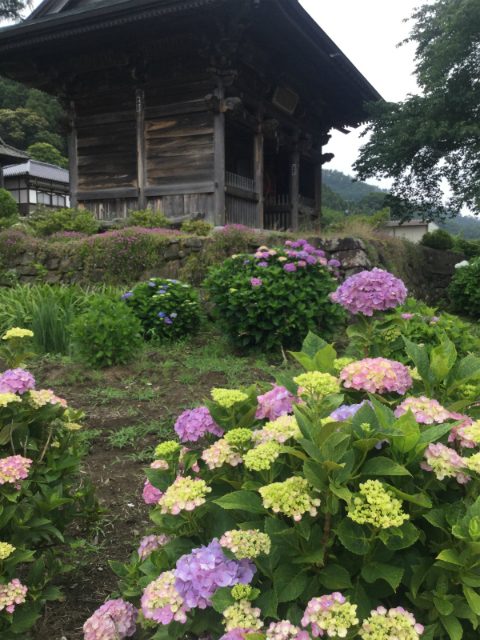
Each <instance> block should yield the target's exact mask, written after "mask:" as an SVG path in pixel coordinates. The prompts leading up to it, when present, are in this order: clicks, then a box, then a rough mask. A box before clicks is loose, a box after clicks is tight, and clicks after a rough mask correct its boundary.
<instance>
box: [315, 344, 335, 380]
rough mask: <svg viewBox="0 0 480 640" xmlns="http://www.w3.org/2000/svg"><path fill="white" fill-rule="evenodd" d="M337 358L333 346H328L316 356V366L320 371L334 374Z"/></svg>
mask: <svg viewBox="0 0 480 640" xmlns="http://www.w3.org/2000/svg"><path fill="white" fill-rule="evenodd" d="M336 358H337V352H336V351H335V349H334V348H333V347H332V345H331V344H327V345H326V346H325V347H323V349H320V350H319V351H317V353H316V354H315V358H314V364H315V367H316V369H317V370H318V371H323V372H325V373H333V372H334V371H335V368H334V366H333V363H334V361H335V360H336Z"/></svg>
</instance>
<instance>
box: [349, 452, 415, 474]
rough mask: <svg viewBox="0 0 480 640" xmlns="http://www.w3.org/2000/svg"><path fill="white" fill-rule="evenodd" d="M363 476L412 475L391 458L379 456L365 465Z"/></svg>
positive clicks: (362, 470) (362, 471)
mask: <svg viewBox="0 0 480 640" xmlns="http://www.w3.org/2000/svg"><path fill="white" fill-rule="evenodd" d="M361 474H362V475H364V476H411V475H412V474H411V473H410V471H408V469H406V468H405V467H404V466H402V465H401V464H398V462H395V461H394V460H391V459H390V458H384V457H382V456H379V457H377V458H370V460H367V462H366V463H365V464H364V465H363V467H362V469H361Z"/></svg>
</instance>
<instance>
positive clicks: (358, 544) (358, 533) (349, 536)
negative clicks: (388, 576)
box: [336, 518, 370, 556]
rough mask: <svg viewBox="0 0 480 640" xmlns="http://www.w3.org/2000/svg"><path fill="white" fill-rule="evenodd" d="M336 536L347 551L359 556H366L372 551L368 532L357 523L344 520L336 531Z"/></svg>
mask: <svg viewBox="0 0 480 640" xmlns="http://www.w3.org/2000/svg"><path fill="white" fill-rule="evenodd" d="M336 534H337V536H338V538H339V540H340V542H341V543H342V544H343V546H344V547H345V549H348V551H351V552H352V553H354V554H355V555H357V556H364V555H365V554H367V553H368V551H369V549H370V542H369V540H368V538H367V532H366V530H365V529H364V528H363V527H362V526H361V525H359V524H357V523H356V522H353V521H352V520H349V519H348V518H344V519H343V520H342V521H341V522H340V524H339V525H338V527H337V529H336Z"/></svg>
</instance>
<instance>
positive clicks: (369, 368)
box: [340, 358, 413, 395]
mask: <svg viewBox="0 0 480 640" xmlns="http://www.w3.org/2000/svg"><path fill="white" fill-rule="evenodd" d="M340 379H341V380H342V382H343V385H344V387H345V388H346V389H356V390H357V391H367V392H368V393H398V394H399V395H403V394H404V393H406V392H407V391H408V390H409V389H410V387H411V386H412V385H413V380H412V378H411V376H410V372H409V370H408V368H407V367H406V366H405V365H403V364H401V363H400V362H396V361H395V360H387V359H386V358H366V359H364V360H358V361H357V362H352V363H351V364H349V365H347V366H346V367H345V368H344V369H343V370H342V372H341V373H340Z"/></svg>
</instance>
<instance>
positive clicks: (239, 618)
mask: <svg viewBox="0 0 480 640" xmlns="http://www.w3.org/2000/svg"><path fill="white" fill-rule="evenodd" d="M261 615H262V612H261V611H260V609H257V608H255V607H253V606H252V605H251V604H250V602H249V601H248V600H240V601H239V602H235V604H232V605H231V606H230V607H228V608H227V609H225V611H224V612H223V622H224V625H225V629H226V630H227V631H232V630H233V629H249V630H252V631H254V630H258V629H261V628H262V627H263V622H262V621H261V620H260V616H261Z"/></svg>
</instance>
